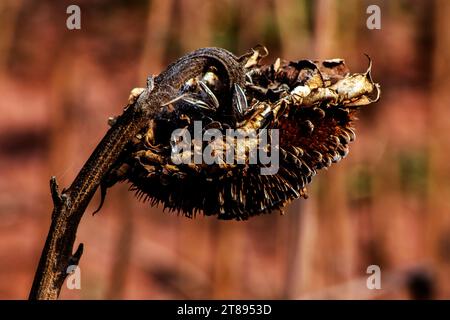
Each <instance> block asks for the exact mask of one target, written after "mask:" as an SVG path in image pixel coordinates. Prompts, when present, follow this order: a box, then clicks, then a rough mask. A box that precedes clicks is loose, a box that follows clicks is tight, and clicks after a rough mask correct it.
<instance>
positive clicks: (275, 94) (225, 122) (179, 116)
mask: <svg viewBox="0 0 450 320" xmlns="http://www.w3.org/2000/svg"><path fill="white" fill-rule="evenodd" d="M266 55H267V50H266V49H265V48H264V47H258V48H255V49H253V51H252V54H250V55H247V56H245V57H244V62H243V67H244V68H245V73H246V83H245V87H243V88H241V87H240V86H238V85H235V87H234V90H235V94H234V96H235V98H234V99H233V102H232V106H228V105H227V106H222V105H220V104H219V99H217V98H216V94H217V93H218V91H219V90H220V81H221V79H220V78H219V76H218V75H217V73H216V70H214V69H210V70H207V71H206V72H205V73H204V74H200V75H198V77H196V78H193V79H190V80H189V81H187V82H186V83H185V84H184V85H183V86H182V87H181V88H180V89H179V97H178V98H176V99H174V100H173V101H170V102H169V103H167V104H166V105H165V106H163V107H162V109H161V112H160V113H159V114H158V115H157V116H156V117H155V118H153V119H151V120H149V122H148V126H147V127H146V128H145V129H144V130H142V131H141V132H140V133H139V134H137V135H136V136H135V138H134V139H133V140H132V141H131V142H130V143H129V144H128V145H127V147H126V148H125V151H124V152H123V153H122V155H121V156H120V158H119V160H118V161H117V163H116V165H115V167H114V168H113V170H111V171H110V173H109V175H108V176H107V178H106V179H104V181H103V183H102V186H101V187H102V196H104V193H105V191H106V188H108V187H110V186H112V185H113V184H114V183H116V182H118V181H129V182H130V183H131V190H133V191H135V192H136V194H137V196H138V197H139V198H142V199H144V200H148V201H150V203H151V204H152V205H157V204H159V203H162V204H163V206H164V208H168V209H169V210H174V211H177V212H181V213H183V214H184V215H186V216H188V217H192V216H194V215H195V214H196V213H197V212H203V213H204V214H205V215H217V217H218V218H219V219H237V220H244V219H247V218H248V217H251V216H253V215H258V214H262V213H268V212H271V211H273V210H282V208H283V207H284V206H285V205H286V204H287V203H288V202H290V201H291V200H293V199H296V198H299V197H304V198H306V197H307V194H306V185H307V184H308V183H310V182H311V179H312V177H313V176H314V175H315V174H316V173H317V172H318V171H319V170H320V169H322V168H326V167H329V166H330V165H331V164H332V163H336V162H338V161H340V160H341V159H342V158H344V157H345V156H346V155H347V154H348V150H349V149H348V148H349V144H350V142H352V141H353V140H354V139H355V129H354V124H353V122H354V120H355V119H356V117H355V115H356V113H357V111H358V109H359V107H361V106H364V105H368V104H370V103H373V102H376V101H377V100H378V99H379V96H380V89H379V85H378V84H375V83H374V82H373V81H372V79H371V74H370V71H371V63H369V68H368V70H367V71H366V72H365V73H356V74H351V73H350V72H349V70H348V68H347V66H346V65H345V63H344V61H343V60H341V59H333V60H325V61H311V60H299V61H285V60H281V59H277V60H276V61H275V62H274V63H273V64H269V65H263V64H261V59H262V58H263V57H265V56H266ZM140 92H141V90H134V91H133V96H137V95H138V94H139V93H140ZM225 110H226V111H225ZM198 121H201V124H202V127H201V130H202V132H203V133H205V132H207V130H210V129H215V130H216V132H217V131H218V132H221V133H223V136H224V138H221V139H211V140H207V141H204V139H195V132H194V128H195V123H198ZM180 129H181V130H184V131H185V132H186V133H189V134H190V136H191V137H194V139H193V140H192V141H191V143H192V148H189V149H187V150H183V151H182V152H180V153H178V154H177V157H178V158H174V157H173V152H174V150H180V149H181V148H180V143H181V141H179V140H177V139H174V136H173V132H174V131H175V130H180ZM230 129H234V130H236V132H241V133H244V134H245V133H249V135H248V136H247V138H246V139H245V140H242V139H241V140H239V139H234V138H230V137H229V136H227V134H226V132H227V130H230ZM263 129H265V130H263ZM275 129H278V131H277V130H275ZM178 132H179V131H178ZM253 132H256V135H255V134H250V133H253ZM274 132H277V133H278V136H277V139H274V138H275V137H274V136H273V135H274ZM262 139H265V141H267V143H266V144H265V145H264V144H261V142H262ZM275 140H276V142H277V143H276V144H275ZM261 145H263V147H264V148H265V150H264V151H265V152H267V151H269V154H270V155H273V154H272V153H274V152H275V153H276V154H277V160H278V162H277V165H278V167H277V171H276V172H275V173H274V174H261V169H263V168H264V167H267V164H262V163H261V162H258V163H253V162H251V161H250V160H251V159H250V154H252V151H259V150H258V149H259V148H262V147H261ZM207 147H209V151H210V152H211V154H213V155H215V156H216V157H217V159H218V160H219V161H217V162H216V163H213V164H207V163H194V162H192V161H181V163H180V161H176V160H180V159H181V160H186V159H188V160H189V159H190V160H192V159H193V158H194V156H195V153H196V152H199V151H198V150H204V149H205V148H207ZM227 150H234V151H233V155H234V157H235V160H236V161H235V162H233V163H228V162H226V161H223V159H224V155H225V153H226V151H227ZM242 150H243V152H239V151H242Z"/></svg>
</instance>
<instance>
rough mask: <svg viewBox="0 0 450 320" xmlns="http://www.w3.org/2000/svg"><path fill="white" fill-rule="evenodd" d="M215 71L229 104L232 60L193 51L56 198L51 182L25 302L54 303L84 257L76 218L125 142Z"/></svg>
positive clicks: (222, 53) (237, 71)
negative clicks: (184, 89) (48, 216)
mask: <svg viewBox="0 0 450 320" xmlns="http://www.w3.org/2000/svg"><path fill="white" fill-rule="evenodd" d="M208 67H215V68H216V69H217V71H218V75H219V77H220V78H221V79H222V81H224V85H225V86H224V88H225V90H224V92H223V93H224V95H223V99H227V100H228V101H231V92H232V91H231V88H232V85H233V83H238V84H242V83H243V82H244V73H243V68H242V66H241V65H240V63H239V62H238V61H237V59H236V57H235V56H234V55H232V54H231V53H229V52H228V51H226V50H223V49H219V48H206V49H199V50H196V51H194V52H192V53H190V54H188V55H186V56H184V57H182V58H181V59H179V60H178V61H177V62H175V63H173V64H171V65H170V66H169V67H168V68H167V70H166V71H164V72H163V73H161V74H160V75H159V76H157V77H156V78H155V79H154V83H153V84H152V85H150V86H149V88H148V89H147V90H146V91H144V92H143V93H142V94H141V96H140V97H139V99H138V100H137V101H136V102H135V103H134V104H133V105H131V106H130V107H129V108H128V109H127V110H126V111H125V112H124V113H123V114H122V115H121V116H120V117H119V118H118V120H117V122H116V124H114V126H113V127H112V128H111V129H110V130H109V131H108V132H107V134H106V135H105V137H104V138H103V139H102V140H101V142H100V143H99V144H98V146H97V147H96V148H95V150H94V152H93V153H92V155H91V156H90V157H89V159H88V160H87V162H86V163H85V165H84V166H83V168H82V169H81V171H80V172H79V174H78V175H77V177H76V178H75V180H74V181H73V183H72V184H71V186H70V187H69V188H68V189H65V190H63V191H62V193H59V190H58V185H57V183H56V178H55V177H52V178H51V180H50V186H51V194H52V199H53V205H54V208H53V213H52V222H51V226H50V230H49V233H48V235H47V240H46V242H45V246H44V249H43V251H42V255H41V258H40V261H39V265H38V267H37V271H36V274H35V278H34V281H33V285H32V288H31V292H30V295H29V299H57V298H58V296H59V293H60V290H61V287H62V285H63V283H64V280H65V278H66V276H67V273H66V270H67V267H68V266H70V265H76V264H78V261H79V259H80V257H81V255H82V252H83V245H82V244H80V246H79V247H78V249H77V250H76V252H75V253H72V252H73V246H74V242H75V238H76V232H77V229H78V225H79V223H80V220H81V217H82V216H83V214H84V211H85V210H86V207H87V206H88V204H89V202H90V200H91V199H92V196H93V195H94V193H95V191H96V190H97V188H98V186H99V184H100V182H101V180H102V178H103V177H104V176H105V174H106V173H107V172H108V171H109V170H110V169H111V167H112V165H113V164H114V162H115V161H116V160H117V158H118V157H119V155H120V153H121V151H122V150H123V148H124V146H125V145H126V144H127V142H128V141H129V140H130V139H131V138H132V137H133V136H135V135H136V134H137V133H138V132H139V131H140V130H141V129H142V128H143V127H144V126H145V125H146V123H147V121H148V120H149V119H151V118H152V117H153V115H154V114H155V113H156V112H157V111H158V109H159V107H160V106H161V105H162V104H164V103H166V102H168V101H170V100H172V99H174V98H175V97H176V95H177V89H178V88H179V87H180V86H181V85H182V84H183V83H185V82H186V81H187V80H188V79H190V78H192V77H195V76H197V75H199V74H200V73H201V72H204V71H205V70H206V69H207V68H208Z"/></svg>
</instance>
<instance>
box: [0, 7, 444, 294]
mask: <svg viewBox="0 0 450 320" xmlns="http://www.w3.org/2000/svg"><path fill="white" fill-rule="evenodd" d="M70 4H77V5H79V6H80V7H81V30H73V31H71V30H68V29H67V28H66V19H67V17H68V15H67V14H66V8H67V6H68V5H70ZM370 4H377V5H379V6H380V7H381V17H382V28H381V30H368V29H367V28H366V19H367V17H368V15H367V14H366V8H367V6H369V5H370ZM448 15H450V2H449V1H446V0H434V1H425V0H423V1H417V0H416V1H414V0H410V1H406V0H405V1H401V0H393V1H376V0H370V1H361V0H345V1H332V0H318V1H308V0H295V1H294V0H286V1H275V0H260V1H237V0H228V1H205V0H192V1H187V0H186V1H184V0H170V1H144V0H141V1H118V0H116V1H103V0H96V1H88V0H79V1H50V0H47V1H44V0H40V1H37V0H21V1H17V0H2V1H1V2H0V298H3V299H24V298H26V297H27V295H28V291H29V288H30V286H31V282H32V279H33V275H34V271H35V268H36V265H37V262H38V259H39V256H40V253H41V250H42V246H43V244H44V240H45V237H46V234H47V231H48V227H49V224H50V212H51V208H52V203H51V199H50V194H49V186H48V181H49V178H50V176H51V175H56V177H57V179H58V181H59V183H60V185H61V186H68V185H69V184H70V183H71V181H72V180H73V178H74V177H75V175H76V173H77V172H78V170H79V169H80V168H81V166H82V164H83V163H84V161H85V160H86V159H87V157H88V156H89V155H90V153H91V152H92V150H93V149H94V147H95V145H96V144H97V143H98V142H99V140H100V139H101V137H102V136H103V135H104V133H105V132H106V130H107V118H108V116H111V115H116V114H120V112H121V110H122V107H123V106H124V105H125V103H126V100H127V97H128V93H129V91H130V90H131V89H132V88H133V87H137V86H143V85H144V84H145V79H146V76H147V75H148V74H157V73H159V72H160V71H161V70H163V68H164V67H165V66H166V65H167V64H168V63H169V62H171V61H173V60H174V59H176V58H177V57H179V56H181V55H183V54H184V53H186V52H188V51H191V50H193V49H196V48H199V47H205V46H220V47H224V48H227V49H229V50H231V51H233V52H235V53H236V54H242V53H244V52H246V51H247V50H248V49H249V48H251V47H253V46H254V45H256V44H264V45H266V46H267V47H268V49H269V51H270V56H269V57H268V60H266V61H268V62H270V61H273V60H275V59H276V58H277V57H278V56H280V57H283V58H286V59H290V60H296V59H300V58H335V57H341V58H345V59H346V61H347V64H348V65H349V67H350V68H351V70H352V71H354V72H362V71H365V69H366V67H367V60H366V58H365V57H364V55H363V53H367V54H369V55H370V56H371V57H372V58H373V61H374V66H373V77H374V79H375V80H376V81H377V82H379V83H380V84H381V86H382V99H381V101H380V102H379V103H377V104H375V105H372V106H369V107H367V108H365V109H364V110H363V111H362V112H361V114H360V121H359V122H358V123H357V133H358V138H357V140H356V142H355V143H353V145H352V146H351V150H350V154H349V156H348V157H347V158H346V159H345V160H344V161H342V162H340V163H339V164H337V165H334V166H332V168H331V169H330V170H328V171H325V172H321V173H320V174H319V175H318V176H317V177H316V179H315V180H314V181H313V184H312V185H311V186H310V188H309V194H310V198H309V199H308V200H298V201H295V202H293V203H292V204H291V205H290V206H289V207H288V208H287V210H286V214H285V215H279V214H272V215H266V216H260V217H255V218H252V219H251V220H249V221H246V222H232V221H217V220H215V219H214V218H211V217H210V218H205V217H198V218H196V219H195V220H191V219H187V218H184V217H181V216H177V215H175V214H169V213H163V212H162V209H161V208H151V207H150V206H149V204H147V203H140V202H139V201H138V200H136V199H134V197H133V194H132V193H130V192H128V191H127V185H125V184H122V185H119V186H116V187H114V188H113V189H111V190H110V192H109V194H108V197H107V200H106V204H105V206H104V208H103V209H102V211H101V212H100V213H99V214H98V215H96V216H92V215H91V213H92V212H93V211H94V209H95V207H96V206H97V205H98V201H99V197H98V195H97V196H96V197H95V198H94V200H93V202H92V204H91V206H90V207H89V209H88V210H87V213H86V214H85V216H84V218H83V219H82V221H81V225H80V228H79V231H78V236H77V242H83V243H84V244H85V252H84V254H83V257H82V259H81V264H80V267H81V285H82V289H81V290H68V289H67V288H65V287H64V288H63V291H62V294H61V297H62V298H64V299H111V298H115V299H172V298H178V299H183V298H236V299H239V298H257V299H260V298H267V299H279V298H286V299H302V298H324V299H328V298H336V299H347V298H355V299H379V298H386V299H399V298H414V297H425V298H440V299H442V298H444V299H445V298H450V268H449V266H450V161H449V160H448V155H449V152H450V134H449V132H448V131H449V129H450V87H449V84H450V65H449V61H450V51H449V49H450V33H449V32H448V30H450V19H448ZM372 264H376V265H379V266H380V268H381V272H382V276H381V281H382V282H381V284H382V289H381V290H369V289H367V287H366V279H367V277H368V275H367V274H366V269H367V267H368V266H369V265H372Z"/></svg>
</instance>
